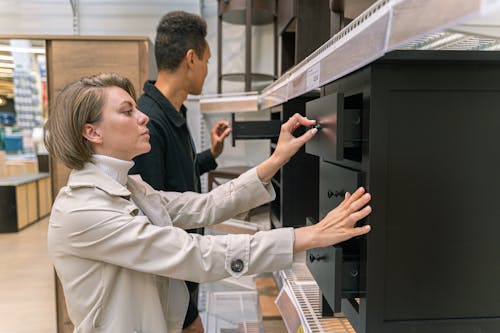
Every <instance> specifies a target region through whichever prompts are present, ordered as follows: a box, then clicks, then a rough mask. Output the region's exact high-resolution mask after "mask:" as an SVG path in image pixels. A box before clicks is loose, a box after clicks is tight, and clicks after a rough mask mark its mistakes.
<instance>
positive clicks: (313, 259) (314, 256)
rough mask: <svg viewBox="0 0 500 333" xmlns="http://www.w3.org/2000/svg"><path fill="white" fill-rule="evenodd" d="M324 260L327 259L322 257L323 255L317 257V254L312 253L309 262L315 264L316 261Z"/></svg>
mask: <svg viewBox="0 0 500 333" xmlns="http://www.w3.org/2000/svg"><path fill="white" fill-rule="evenodd" d="M323 259H325V256H321V255H319V254H316V255H315V254H312V253H311V254H309V261H310V262H311V263H313V262H314V261H315V260H316V261H320V260H323Z"/></svg>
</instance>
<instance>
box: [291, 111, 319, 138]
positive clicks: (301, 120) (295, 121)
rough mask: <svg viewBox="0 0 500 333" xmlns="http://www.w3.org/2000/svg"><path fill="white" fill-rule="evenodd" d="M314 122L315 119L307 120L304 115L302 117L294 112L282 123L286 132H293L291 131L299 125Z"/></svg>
mask: <svg viewBox="0 0 500 333" xmlns="http://www.w3.org/2000/svg"><path fill="white" fill-rule="evenodd" d="M314 124H316V120H309V119H307V118H306V117H303V116H301V115H300V114H298V113H296V114H294V115H293V116H291V117H290V118H289V119H288V120H287V121H286V122H285V123H284V124H283V128H284V129H286V130H287V131H288V132H290V133H293V131H294V130H295V129H296V128H297V127H299V126H300V125H303V126H312V125H314Z"/></svg>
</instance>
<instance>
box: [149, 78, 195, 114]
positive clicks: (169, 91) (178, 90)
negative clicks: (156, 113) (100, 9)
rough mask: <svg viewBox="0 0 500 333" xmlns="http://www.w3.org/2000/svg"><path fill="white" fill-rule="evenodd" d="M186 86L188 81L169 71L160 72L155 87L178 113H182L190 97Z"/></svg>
mask: <svg viewBox="0 0 500 333" xmlns="http://www.w3.org/2000/svg"><path fill="white" fill-rule="evenodd" d="M185 85H186V80H185V78H184V76H183V75H180V73H177V72H167V71H160V72H159V73H158V77H157V79H156V83H155V87H156V88H157V89H158V90H159V91H160V92H161V93H162V94H163V96H165V97H166V98H167V99H168V101H169V102H170V103H171V104H172V105H173V106H174V108H175V109H176V110H177V112H179V111H180V109H181V106H182V104H183V103H184V101H185V100H186V99H187V96H188V90H187V89H186V86H185Z"/></svg>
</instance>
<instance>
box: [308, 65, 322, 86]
mask: <svg viewBox="0 0 500 333" xmlns="http://www.w3.org/2000/svg"><path fill="white" fill-rule="evenodd" d="M319 73H320V63H319V62H318V63H316V64H314V66H312V67H311V68H309V69H308V70H307V74H306V89H307V91H310V90H313V89H316V88H318V87H319Z"/></svg>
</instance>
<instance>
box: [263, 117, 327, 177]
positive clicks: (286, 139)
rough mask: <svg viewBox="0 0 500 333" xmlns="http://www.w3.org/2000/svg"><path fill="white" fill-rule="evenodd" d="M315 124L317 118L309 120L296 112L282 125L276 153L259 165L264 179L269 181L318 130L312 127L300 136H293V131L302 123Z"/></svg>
mask: <svg viewBox="0 0 500 333" xmlns="http://www.w3.org/2000/svg"><path fill="white" fill-rule="evenodd" d="M314 124H316V120H309V119H307V118H306V117H303V116H301V115H300V114H298V113H296V114H294V115H293V116H292V117H290V118H289V119H288V121H287V122H286V123H284V124H283V125H281V131H280V136H279V139H278V144H277V146H276V149H275V150H274V153H273V154H272V155H271V156H270V157H269V158H268V159H267V160H265V161H264V162H262V163H261V164H259V165H258V166H257V174H258V175H259V178H260V179H261V180H262V181H269V180H270V179H271V178H272V177H273V176H274V174H275V173H276V172H277V171H278V170H279V168H281V166H283V165H284V164H285V163H286V162H288V160H289V159H290V158H291V157H292V156H293V155H295V153H296V152H297V151H298V150H299V149H300V147H302V146H303V145H304V144H305V143H306V142H307V141H309V140H311V139H312V137H313V136H314V135H315V134H316V132H317V131H318V130H317V129H316V128H313V129H310V130H308V131H306V132H305V133H304V134H303V135H301V136H299V137H298V138H296V137H294V136H293V132H295V130H296V129H297V128H299V126H301V125H302V126H312V125H314Z"/></svg>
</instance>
